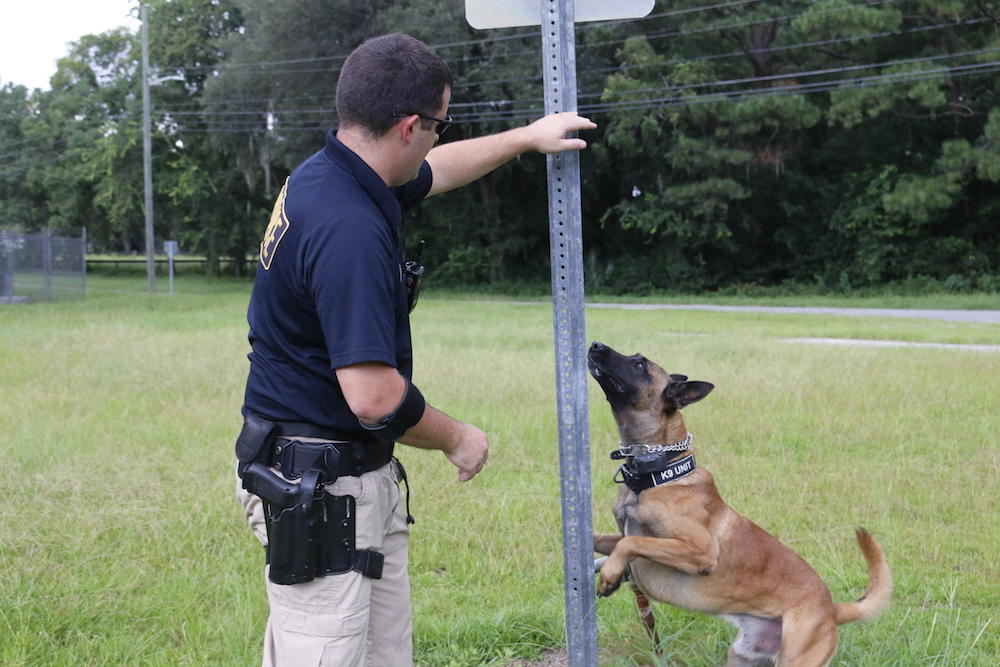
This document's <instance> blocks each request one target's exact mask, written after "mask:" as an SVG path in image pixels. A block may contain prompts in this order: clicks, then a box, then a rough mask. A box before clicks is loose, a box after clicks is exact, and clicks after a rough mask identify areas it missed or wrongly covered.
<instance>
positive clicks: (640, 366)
mask: <svg viewBox="0 0 1000 667" xmlns="http://www.w3.org/2000/svg"><path fill="white" fill-rule="evenodd" d="M635 367H636V368H638V369H639V370H645V368H646V362H645V361H643V360H642V359H640V360H639V361H637V362H635Z"/></svg>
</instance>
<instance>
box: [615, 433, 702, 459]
mask: <svg viewBox="0 0 1000 667" xmlns="http://www.w3.org/2000/svg"><path fill="white" fill-rule="evenodd" d="M692 440H694V434H693V433H688V434H687V437H685V438H684V439H683V440H679V441H677V442H675V443H672V444H669V445H651V444H649V443H645V442H634V443H632V444H631V445H626V444H625V443H624V442H620V443H618V453H619V454H621V455H622V456H623V457H626V456H635V454H634V453H633V450H635V448H636V447H641V448H642V450H643V451H642V452H640V453H643V454H650V453H653V452H683V451H684V450H686V449H688V448H689V447H690V446H691V441H692Z"/></svg>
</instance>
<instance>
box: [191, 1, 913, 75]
mask: <svg viewBox="0 0 1000 667" xmlns="http://www.w3.org/2000/svg"><path fill="white" fill-rule="evenodd" d="M760 1H761V0H737V1H736V2H729V3H717V4H713V5H702V6H700V7H692V8H689V9H679V10H673V11H668V12H661V13H659V14H655V15H650V16H647V17H643V18H646V19H649V18H659V17H664V16H676V15H682V14H690V13H694V12H701V11H707V10H711V9H718V8H720V7H731V6H737V5H744V4H751V3H753V2H760ZM817 1H818V0H814V2H812V3H810V4H816V2H817ZM895 1H896V0H869V1H868V2H864V3H862V4H861V5H850V6H845V7H833V8H830V9H824V10H819V11H816V12H812V13H811V14H810V16H816V15H821V14H832V13H839V12H844V11H850V10H853V9H857V8H858V7H874V6H878V5H884V4H888V3H892V2H895ZM804 15H805V13H798V14H787V15H784V16H779V17H772V18H767V19H757V20H754V21H744V22H740V23H730V24H726V25H721V26H709V27H705V28H698V29H695V30H671V31H667V32H658V33H652V34H651V35H649V38H651V39H662V38H666V37H682V36H687V35H697V34H702V33H705V32H712V31H716V30H729V29H732V28H739V27H746V26H752V25H758V24H761V23H771V22H774V21H786V20H789V19H794V18H798V17H800V16H804ZM633 20H635V19H628V20H627V21H633ZM625 21H626V20H625V19H622V20H621V22H625ZM618 22H619V21H615V22H614V23H618ZM601 25H605V23H604V22H602V23H583V24H580V25H577V26H576V30H577V31H580V30H586V29H591V28H593V27H597V26H601ZM537 36H538V31H537V30H534V31H532V32H530V33H522V34H518V35H510V36H505V37H504V36H501V37H491V38H487V39H478V40H465V41H459V42H448V43H443V44H430V45H428V46H429V48H431V49H435V50H436V49H443V48H449V47H455V46H472V45H477V44H487V43H490V42H494V41H498V39H502V38H505V39H516V38H521V37H537ZM624 42H625V39H618V40H610V41H605V42H595V43H592V44H581V45H580V46H579V47H578V48H580V49H587V48H592V47H595V46H607V45H613V44H623V43H624ZM539 53H540V50H539V49H531V50H525V51H519V52H516V53H514V54H491V55H486V56H481V57H478V58H476V59H478V60H483V61H486V60H491V59H493V58H497V57H512V56H521V55H538V54H539ZM348 55H350V54H338V55H332V56H317V57H312V58H296V59H286V60H263V61H256V62H248V63H219V64H216V65H197V66H191V67H180V68H176V69H177V71H178V72H185V73H193V72H204V71H206V70H207V71H212V72H214V71H220V72H221V71H229V72H235V71H236V70H238V69H251V68H264V67H269V66H271V65H288V64H309V63H320V62H334V61H338V62H339V61H343V60H346V59H347V56H348ZM476 59H473V60H472V61H473V62H474V61H475V60H476ZM459 60H461V59H459ZM333 71H336V69H335V68H333V67H321V68H303V69H291V70H268V74H315V73H326V72H333Z"/></svg>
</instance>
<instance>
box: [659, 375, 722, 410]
mask: <svg viewBox="0 0 1000 667" xmlns="http://www.w3.org/2000/svg"><path fill="white" fill-rule="evenodd" d="M673 377H674V376H671V378H673ZM681 377H684V376H683V375H682V376H681ZM686 380H687V378H685V379H684V380H681V381H677V380H672V381H671V382H668V383H667V386H666V387H664V388H663V398H664V399H665V400H666V401H667V403H669V404H672V405H673V406H674V407H675V408H676V409H678V410H680V409H681V408H683V407H684V406H685V405H691V404H692V403H697V402H698V401H700V400H701V399H703V398H705V397H706V396H708V395H709V393H711V391H712V390H713V389H715V385H714V384H712V383H711V382H700V381H698V380H693V381H691V382H687V381H686Z"/></svg>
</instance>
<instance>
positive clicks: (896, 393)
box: [0, 276, 1000, 667]
mask: <svg viewBox="0 0 1000 667" xmlns="http://www.w3.org/2000/svg"><path fill="white" fill-rule="evenodd" d="M121 280H122V279H121V278H113V277H98V278H95V279H93V280H90V281H89V282H88V298H87V299H86V300H85V301H75V302H66V303H56V304H36V305H25V306H8V307H3V306H0V453H2V455H3V465H0V503H2V507H3V511H2V513H0V664H2V665H32V666H34V665H53V666H55V665H58V666H64V665H87V666H91V665H254V664H258V663H259V651H260V646H259V645H260V641H261V635H262V630H263V625H264V622H265V620H266V615H267V609H266V601H265V598H264V592H263V584H262V580H261V567H262V564H263V563H262V553H261V551H260V548H259V547H258V546H257V544H256V542H255V540H254V539H253V537H252V536H251V535H250V533H249V532H248V531H247V530H245V529H244V528H243V526H242V525H241V523H240V514H239V510H238V507H237V505H236V502H235V500H234V498H233V488H234V478H233V463H234V462H233V440H234V438H235V435H236V432H237V431H238V428H239V424H240V418H239V407H240V404H241V399H242V389H243V382H244V379H245V374H246V367H247V362H246V358H245V355H246V352H247V344H246V323H245V309H246V301H247V296H248V294H249V286H248V284H247V283H246V282H234V281H233V282H230V281H205V280H199V279H197V278H194V277H190V278H188V277H185V276H181V277H180V278H179V279H178V283H177V294H175V295H173V296H165V295H153V296H150V295H144V294H141V293H136V292H134V291H131V287H125V286H123V285H122V284H121V283H120V281H121ZM451 297H452V298H448V299H441V298H434V294H433V293H430V294H426V295H425V296H423V297H421V303H420V306H419V308H418V309H417V311H416V312H415V313H414V317H413V328H414V339H415V347H416V368H415V376H414V379H415V382H416V383H417V384H418V385H419V386H420V387H421V389H422V390H423V392H424V394H425V395H426V396H427V397H428V399H429V400H430V401H431V402H432V403H433V404H435V405H436V406H437V407H439V408H441V409H443V410H445V411H446V412H449V413H450V414H453V415H454V416H456V417H459V418H461V419H464V420H467V421H471V422H473V423H476V424H478V425H479V426H481V427H483V428H484V429H485V430H486V431H487V433H488V434H489V435H490V437H491V443H492V453H491V457H490V464H489V466H488V467H487V469H486V470H485V471H484V472H483V473H482V474H481V475H480V476H479V477H477V478H476V479H475V480H474V481H472V482H470V483H468V484H459V483H458V482H457V481H456V480H455V477H456V475H455V472H454V470H453V469H452V468H451V467H450V466H449V464H448V463H447V462H446V461H445V459H444V457H442V456H440V455H439V454H435V453H432V452H423V451H416V450H411V449H407V448H403V450H402V451H401V452H400V456H401V458H402V459H403V461H404V463H405V464H406V466H407V469H408V472H409V474H410V478H411V482H412V510H413V514H414V515H415V516H416V517H417V523H416V525H415V526H414V527H413V532H412V541H411V577H412V584H413V595H414V605H415V612H416V617H415V649H416V654H417V658H418V661H419V662H420V664H422V665H428V666H434V667H439V666H443V667H448V666H465V665H481V664H488V665H504V664H507V663H510V662H513V661H514V660H516V659H534V658H536V657H537V656H539V655H540V654H542V653H543V652H545V651H546V650H548V649H552V648H557V647H559V646H560V645H561V644H562V643H563V641H564V637H563V629H562V624H563V610H562V597H563V592H562V580H561V567H562V555H561V544H560V542H561V529H560V516H559V509H560V502H559V479H558V474H559V472H558V471H559V466H558V444H557V437H556V433H557V427H556V421H555V410H554V408H555V397H554V388H553V387H554V374H553V354H552V326H551V309H550V307H549V306H548V305H547V304H538V305H510V304H506V303H502V302H496V301H491V302H480V303H477V302H474V301H469V300H458V299H455V298H453V297H454V295H451ZM799 305H803V304H801V303H800V304H799ZM822 305H829V304H822ZM865 305H871V304H865ZM921 306H922V307H935V306H934V305H931V304H926V303H922V304H921ZM587 334H588V338H589V339H590V340H595V339H598V340H602V341H604V342H606V343H608V344H610V345H612V346H614V347H616V348H618V349H620V350H622V351H624V352H626V353H631V352H634V351H641V352H643V353H645V354H646V355H647V356H649V357H650V358H652V359H654V360H657V361H659V362H660V363H661V364H662V365H663V366H664V367H666V368H667V369H668V370H669V371H671V372H681V373H685V374H687V375H690V376H691V377H692V379H703V380H708V381H711V382H713V383H715V384H716V390H715V392H714V393H713V394H712V395H711V396H710V397H709V398H708V399H706V400H705V401H703V402H702V403H699V404H697V405H694V406H691V407H690V408H689V409H688V410H687V411H686V421H687V424H688V426H689V427H690V429H691V431H692V432H693V433H695V435H696V440H695V446H696V449H697V452H698V461H699V465H704V466H706V467H708V468H709V469H711V470H712V472H713V474H714V475H715V477H716V481H717V483H718V485H719V488H720V491H721V492H722V494H723V496H724V497H725V498H726V500H727V501H728V502H729V503H730V504H731V505H732V506H733V507H734V508H735V509H736V510H737V511H739V512H741V513H743V514H745V515H747V516H749V517H750V518H752V519H753V520H754V521H755V522H757V523H758V524H760V525H761V526H763V527H764V528H766V529H768V530H769V531H771V532H772V533H774V534H775V535H777V536H778V537H779V538H781V539H782V540H783V541H784V542H785V543H787V544H788V545H790V546H791V547H792V548H794V549H796V550H797V551H798V552H799V553H801V554H802V555H803V556H804V557H805V558H806V559H807V560H808V561H809V562H810V563H812V564H813V566H814V567H815V568H816V569H817V571H818V572H819V573H820V574H821V576H822V577H823V578H824V580H825V581H826V582H827V584H828V585H829V586H830V588H831V590H832V591H833V595H834V598H835V599H837V600H848V599H854V598H856V597H858V596H859V595H860V594H861V592H862V591H863V589H864V585H865V577H866V573H865V568H864V562H863V560H862V558H861V554H860V552H859V551H858V549H857V546H856V544H855V543H854V539H853V532H854V527H855V526H858V525H864V526H866V527H867V528H869V529H870V530H871V531H872V532H873V533H875V534H876V535H877V536H878V538H879V539H880V541H881V542H882V544H883V547H884V548H885V550H886V553H887V555H888V558H889V560H890V564H891V566H892V567H893V572H894V576H895V583H896V593H895V600H894V604H893V606H892V607H891V608H890V610H889V611H888V612H887V614H886V615H885V616H884V617H883V618H882V619H880V620H879V621H878V622H876V623H873V624H868V625H860V624H852V625H848V626H844V627H842V631H841V648H840V651H839V653H838V657H837V659H836V661H835V664H838V665H970V666H983V667H985V666H992V665H996V664H1000V628H998V625H1000V619H998V618H997V613H998V609H1000V500H998V499H1000V484H998V477H1000V447H998V436H997V430H998V428H997V427H998V419H997V416H996V415H997V408H996V405H997V401H998V395H1000V392H998V390H997V379H996V378H997V377H998V375H1000V353H997V352H982V351H980V352H975V351H964V350H956V349H927V348H919V349H917V348H898V349H897V348H863V347H837V346H829V347H827V346H817V345H804V344H792V343H787V342H782V341H781V339H783V338H793V337H825V338H863V339H885V340H906V341H923V342H944V343H978V344H993V345H997V344H1000V326H997V325H974V324H956V323H950V322H949V323H946V322H929V321H918V320H882V319H871V318H849V317H818V316H807V315H774V314H754V313H717V312H702V311H659V312H658V311H617V310H608V309H592V310H588V313H587ZM589 387H590V413H591V451H592V459H593V466H592V470H593V482H592V484H593V489H594V517H595V523H596V525H597V527H598V529H599V530H610V529H612V527H613V519H612V517H611V513H610V502H611V499H612V497H613V495H614V493H615V491H616V485H615V484H614V483H613V482H612V474H613V473H614V471H615V466H616V464H614V463H613V462H612V461H610V460H609V459H608V456H607V455H608V452H610V451H611V450H612V449H613V448H614V447H615V446H616V444H617V439H616V436H615V433H614V428H613V422H612V420H611V416H610V412H609V411H608V409H607V407H606V404H605V403H604V400H603V397H602V395H601V393H600V390H599V388H598V387H597V386H596V383H593V382H590V383H589ZM630 597H631V596H630V595H629V594H627V592H625V593H619V594H617V595H615V596H613V597H611V598H609V599H600V600H596V601H595V604H596V606H597V614H598V621H599V631H600V637H599V644H600V650H601V655H602V659H601V662H602V664H606V665H633V664H654V663H653V656H652V649H651V646H650V645H649V642H648V640H647V639H646V637H645V634H644V632H643V630H642V628H641V625H640V623H639V621H638V619H637V617H636V615H635V610H634V606H633V603H632V600H631V599H630ZM655 613H656V616H657V619H658V625H659V628H660V632H661V635H662V636H664V638H665V639H666V654H665V656H664V658H663V659H662V663H661V664H670V665H686V666H697V665H717V664H720V663H721V662H723V660H724V656H725V651H726V647H727V645H728V641H729V640H730V639H731V637H732V635H733V632H732V630H731V629H730V627H729V626H728V625H727V624H725V623H723V622H721V621H718V620H716V619H712V618H706V617H701V616H696V615H693V614H688V613H686V612H682V611H679V610H675V609H671V608H668V607H665V606H662V605H656V606H655Z"/></svg>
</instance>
